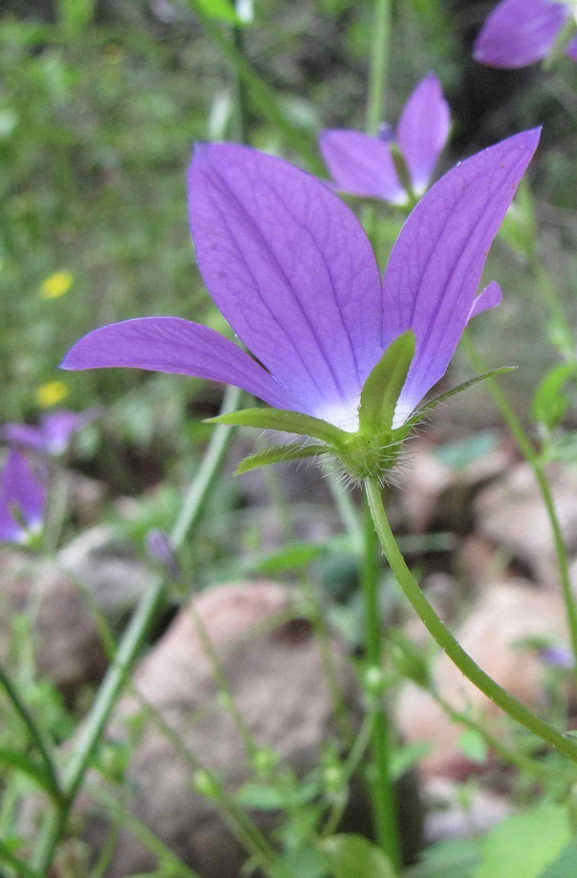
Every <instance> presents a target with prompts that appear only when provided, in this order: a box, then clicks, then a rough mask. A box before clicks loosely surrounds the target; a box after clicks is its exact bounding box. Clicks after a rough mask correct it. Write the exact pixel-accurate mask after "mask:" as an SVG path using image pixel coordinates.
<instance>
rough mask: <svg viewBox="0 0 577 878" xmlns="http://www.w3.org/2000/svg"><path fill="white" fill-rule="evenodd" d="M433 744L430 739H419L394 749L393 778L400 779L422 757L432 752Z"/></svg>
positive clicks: (392, 758)
mask: <svg viewBox="0 0 577 878" xmlns="http://www.w3.org/2000/svg"><path fill="white" fill-rule="evenodd" d="M430 751H431V744H430V743H429V742H428V741H419V742H417V743H415V744H403V746H402V747H398V748H397V749H396V750H393V752H392V754H391V765H390V772H391V777H392V778H393V780H398V779H399V778H400V777H402V776H403V775H404V774H406V773H407V771H409V769H411V768H412V767H413V766H414V765H416V764H417V763H418V762H420V761H421V759H422V758H423V757H424V756H426V755H427V753H430Z"/></svg>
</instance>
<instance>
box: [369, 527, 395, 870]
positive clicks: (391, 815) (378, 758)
mask: <svg viewBox="0 0 577 878" xmlns="http://www.w3.org/2000/svg"><path fill="white" fill-rule="evenodd" d="M362 585H363V594H364V600H365V650H366V659H367V666H368V667H367V673H368V674H370V673H371V672H376V677H377V679H379V678H380V677H381V676H382V672H383V653H382V639H381V610H380V605H379V567H378V555H377V540H376V534H375V528H374V525H373V522H372V519H371V516H370V514H369V512H368V511H367V517H366V525H365V548H364V557H363V574H362ZM374 703H375V706H374V722H373V734H372V754H373V765H374V771H375V779H374V782H373V781H372V779H371V783H370V786H371V793H372V802H373V811H374V821H375V830H376V836H377V841H378V843H379V845H380V846H381V848H382V849H383V851H384V852H385V853H386V854H387V855H388V857H389V858H390V860H391V863H392V864H393V865H394V867H395V868H396V869H398V868H399V866H400V846H399V835H398V826H397V810H396V805H395V795H394V786H393V782H392V779H391V772H390V732H389V721H388V717H387V713H386V710H385V707H384V703H383V696H382V693H379V694H378V695H376V696H375V697H374Z"/></svg>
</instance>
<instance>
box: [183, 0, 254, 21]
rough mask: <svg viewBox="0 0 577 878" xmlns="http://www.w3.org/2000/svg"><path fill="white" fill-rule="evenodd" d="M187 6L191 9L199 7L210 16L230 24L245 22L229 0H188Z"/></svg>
mask: <svg viewBox="0 0 577 878" xmlns="http://www.w3.org/2000/svg"><path fill="white" fill-rule="evenodd" d="M188 6H190V8H191V9H193V10H198V9H199V8H200V9H201V10H202V11H203V12H204V13H205V14H206V15H208V16H209V17H210V18H215V19H217V20H218V21H228V22H230V24H236V25H242V24H245V22H244V20H243V19H241V18H240V17H239V16H238V15H237V14H236V10H235V8H234V6H233V4H232V3H230V2H229V0H188Z"/></svg>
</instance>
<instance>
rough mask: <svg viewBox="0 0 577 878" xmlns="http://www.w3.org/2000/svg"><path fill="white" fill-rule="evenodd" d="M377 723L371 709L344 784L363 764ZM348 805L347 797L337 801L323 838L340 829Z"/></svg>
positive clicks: (353, 749) (347, 766)
mask: <svg viewBox="0 0 577 878" xmlns="http://www.w3.org/2000/svg"><path fill="white" fill-rule="evenodd" d="M374 725H375V714H374V712H372V711H370V712H368V713H367V714H366V715H365V718H364V720H363V723H362V725H361V728H360V729H359V733H358V735H357V737H356V740H355V741H354V743H353V746H352V747H351V751H350V753H349V755H348V756H347V760H346V762H345V764H344V766H343V773H342V780H343V784H348V783H349V782H350V780H351V778H352V777H353V775H354V774H355V772H356V771H357V769H358V767H359V765H360V764H361V762H362V760H363V757H364V755H365V753H366V751H367V749H368V747H369V746H370V743H371V740H372V737H373V729H374ZM346 806H347V797H346V796H343V797H342V798H341V799H339V801H338V802H336V803H335V805H334V806H333V808H332V809H331V812H330V814H329V816H328V818H327V821H326V823H325V825H324V826H323V828H322V830H321V833H320V835H321V838H327V837H328V836H330V835H332V834H333V833H334V832H336V830H337V829H338V827H339V825H340V822H341V820H342V819H343V815H344V813H345V808H346Z"/></svg>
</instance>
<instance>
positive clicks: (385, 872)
mask: <svg viewBox="0 0 577 878" xmlns="http://www.w3.org/2000/svg"><path fill="white" fill-rule="evenodd" d="M322 850H323V853H324V854H325V856H326V858H327V860H328V862H329V864H330V869H331V875H332V876H333V878H395V871H394V869H393V867H392V865H391V861H390V860H389V858H388V857H387V856H386V855H385V854H384V853H383V852H382V850H381V849H380V848H378V847H377V846H376V845H374V844H372V842H370V841H368V840H367V839H366V838H363V837H362V836H360V835H333V836H332V837H331V838H327V840H326V841H324V842H323V844H322Z"/></svg>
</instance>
